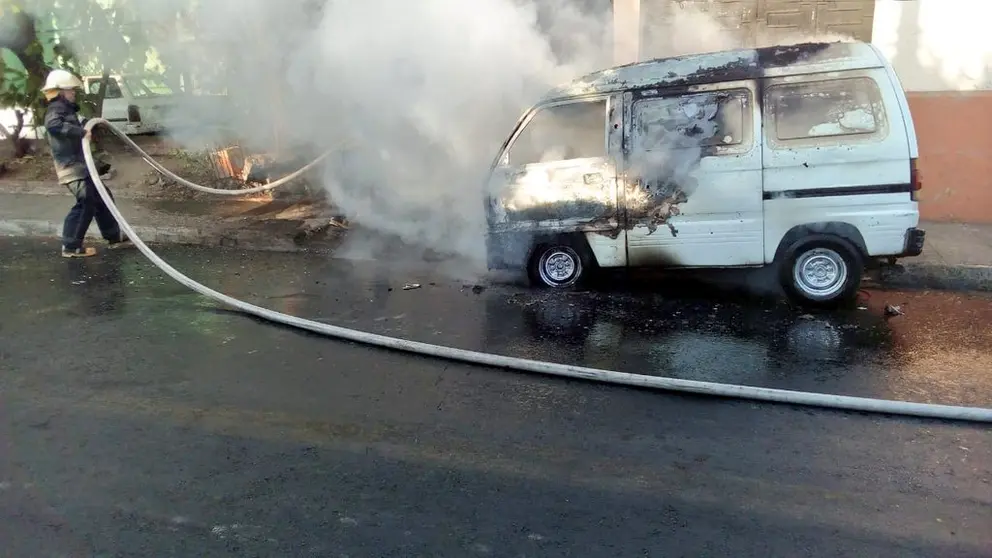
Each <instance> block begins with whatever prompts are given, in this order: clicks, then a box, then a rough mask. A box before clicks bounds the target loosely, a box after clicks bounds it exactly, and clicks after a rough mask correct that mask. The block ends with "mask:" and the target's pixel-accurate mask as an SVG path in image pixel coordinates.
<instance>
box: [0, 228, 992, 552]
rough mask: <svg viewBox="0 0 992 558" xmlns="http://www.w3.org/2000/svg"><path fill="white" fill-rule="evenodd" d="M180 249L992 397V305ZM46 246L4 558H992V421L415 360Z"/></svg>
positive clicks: (10, 432) (476, 308) (508, 318)
mask: <svg viewBox="0 0 992 558" xmlns="http://www.w3.org/2000/svg"><path fill="white" fill-rule="evenodd" d="M162 253H163V255H165V256H166V257H167V258H168V259H169V260H170V261H171V262H173V263H174V265H176V266H177V267H178V268H179V269H181V270H183V271H187V272H188V273H189V274H190V275H191V276H193V277H194V278H196V279H198V280H202V281H203V282H205V283H206V284H208V285H210V286H212V287H215V288H218V289H220V290H222V291H224V292H227V293H228V294H231V295H234V296H238V297H243V298H246V299H249V300H252V301H254V302H258V303H262V304H265V305H266V306H269V307H272V308H275V309H278V310H282V311H287V312H291V313H295V314H298V315H302V316H306V317H310V318H316V319H322V320H326V321H328V322H331V323H338V324H341V325H347V326H352V327H359V328H363V329H368V330H373V331H377V332H382V333H389V334H392V335H399V336H404V337H409V338H414V339H420V340H429V341H433V342H438V343H443V344H448V345H453V346H459V347H465V348H472V349H485V350H488V351H491V352H498V353H503V354H512V355H516V356H527V357H532V358H542V359H544V358H547V359H552V360H557V361H562V362H576V363H582V364H585V365H589V366H597V367H603V368H613V369H621V370H626V371H637V372H641V373H646V374H659V375H668V376H676V377H687V378H701V379H707V380H715V381H728V382H739V383H746V384H751V385H768V386H774V387H785V388H790V389H815V390H817V391H823V392H828V393H844V394H852V395H865V396H875V397H890V398H898V399H908V400H914V401H933V402H941V403H956V404H970V405H983V406H990V405H992V378H989V375H988V371H989V370H992V367H990V364H992V357H990V353H992V331H990V328H989V327H987V325H986V324H988V320H989V317H990V316H992V301H990V299H988V298H981V297H974V296H967V295H956V294H946V293H922V292H920V293H911V292H884V291H866V292H865V294H864V298H863V302H862V303H861V305H860V307H861V308H863V309H859V308H858V307H855V308H851V309H849V310H845V311H841V312H833V313H826V314H816V315H813V314H806V313H805V312H804V311H802V310H798V309H791V308H789V307H787V306H784V305H782V304H780V303H778V302H777V301H776V300H774V299H761V298H752V297H748V296H745V295H744V294H743V293H742V292H741V291H739V290H731V291H726V290H722V289H719V290H718V289H712V288H706V287H701V286H699V285H697V284H695V283H693V282H690V281H681V280H676V281H675V282H674V284H673V283H671V282H668V283H664V284H661V283H655V282H654V281H653V280H649V281H644V282H641V283H639V284H630V285H624V286H623V287H622V288H612V289H605V288H600V289H595V290H593V291H591V292H586V293H576V294H569V295H564V294H548V293H537V292H531V291H528V290H526V289H522V288H520V287H518V286H515V285H512V284H480V285H475V284H474V283H470V282H467V283H463V282H461V281H454V280H451V279H445V278H444V276H443V275H441V274H439V273H438V272H437V268H436V266H397V265H395V262H393V265H390V266H389V267H385V266H382V265H376V264H372V263H369V262H344V261H326V260H320V259H316V258H308V257H306V256H300V255H278V254H244V253H237V252H210V251H203V250H186V249H177V248H172V249H168V250H164V251H163V252H162ZM54 254H55V245H54V244H51V243H49V244H39V243H37V242H13V241H9V240H0V286H2V287H3V288H2V289H0V308H2V309H3V313H2V316H3V319H2V320H0V370H2V373H0V443H2V444H3V446H2V447H3V450H2V452H0V541H2V543H0V556H5V557H6V556H11V557H18V558H19V557H35V556H73V557H76V556H86V557H88V556H136V557H137V556H142V557H147V556H156V557H157V556H211V557H214V556H328V557H335V558H336V557H340V556H349V557H364V556H369V557H379V556H404V557H406V556H454V557H462V556H508V557H518V556H583V557H594V556H596V557H598V556H604V557H621V556H624V557H625V556H734V557H745V556H756V557H763V558H764V557H771V556H788V557H795V556H872V557H884V556H898V557H912V556H921V557H923V556H926V557H932V556H941V557H959V556H960V557H981V556H992V429H989V428H985V427H981V426H975V425H962V424H950V423H942V422H937V421H919V420H907V419H900V418H892V417H880V416H868V415H860V414H852V413H840V412H831V411H823V410H814V409H805V408H794V407H789V406H783V405H763V404H753V403H748V402H739V401H730V400H718V399H710V398H698V397H688V396H678V395H672V394H664V393H658V392H649V391H639V390H633V389H626V388H618V387H613V386H605V385H596V384H590V383H583V382H574V381H564V380H559V379H554V378H542V377H535V376H528V375H522V374H514V373H510V372H505V371H497V370H490V369H485V368H479V367H470V366H461V365H458V364H454V363H450V362H440V361H435V360H430V359H425V358H418V357H411V356H407V355H402V354H396V353H390V352H385V351H380V350H375V349H370V348H366V347H361V346H356V345H351V344H346V343H340V342H336V341H331V340H327V339H322V338H317V337H315V336H312V335H309V334H301V333H298V332H295V331H291V330H288V329H285V328H281V327H276V326H272V325H269V324H264V323H260V322H258V321H256V320H253V319H250V318H246V317H243V316H240V315H237V314H233V313H230V312H227V311H224V310H222V309H219V308H217V307H215V306H214V305H212V304H210V303H208V302H205V301H203V300H201V299H199V298H198V297H196V296H195V295H192V294H190V293H189V292H187V291H186V290H185V289H184V288H183V287H181V286H179V285H177V284H175V283H173V282H172V281H171V280H169V279H167V278H165V277H163V276H162V275H161V274H160V273H159V272H158V271H157V270H155V269H154V268H152V267H151V266H150V264H148V263H147V262H146V261H144V260H143V259H142V257H141V256H140V254H138V253H136V252H131V253H120V254H118V253H108V254H105V255H102V256H100V257H99V258H96V259H92V260H87V261H63V260H61V259H59V258H57V257H54ZM414 284H416V285H419V287H416V288H410V289H408V290H404V287H406V286H408V285H409V286H413V285H414ZM886 305H898V306H900V308H901V310H902V311H903V312H904V315H901V316H897V317H891V318H887V317H886V316H885V315H884V312H883V308H884V307H885V306H886Z"/></svg>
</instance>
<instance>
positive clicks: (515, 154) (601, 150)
mask: <svg viewBox="0 0 992 558" xmlns="http://www.w3.org/2000/svg"><path fill="white" fill-rule="evenodd" d="M606 149H607V148H606V100H605V99H603V100H597V101H579V102H574V103H568V104H563V105H555V106H550V107H544V108H541V109H538V111H537V113H536V114H534V116H533V118H531V120H530V122H528V123H527V126H526V127H525V128H524V129H523V131H521V132H520V135H518V136H517V139H516V140H515V141H514V142H513V144H512V145H511V146H510V150H509V152H508V163H509V164H510V166H512V167H522V166H525V165H530V164H534V163H545V162H550V161H562V160H568V159H584V158H589V157H605V156H606Z"/></svg>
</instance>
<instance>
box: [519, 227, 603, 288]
mask: <svg viewBox="0 0 992 558" xmlns="http://www.w3.org/2000/svg"><path fill="white" fill-rule="evenodd" d="M590 267H591V266H590V259H589V257H588V255H587V254H586V250H584V246H579V245H576V243H574V242H570V241H569V240H566V239H563V240H558V241H555V242H549V243H545V244H540V245H538V246H537V248H535V249H534V253H533V254H532V255H531V258H530V262H529V263H528V266H527V274H528V275H529V276H530V280H531V283H533V284H535V285H539V286H542V287H551V288H554V289H565V288H568V287H572V286H574V285H577V284H579V283H580V282H581V281H583V280H584V279H585V277H586V274H587V273H588V271H589V268H590Z"/></svg>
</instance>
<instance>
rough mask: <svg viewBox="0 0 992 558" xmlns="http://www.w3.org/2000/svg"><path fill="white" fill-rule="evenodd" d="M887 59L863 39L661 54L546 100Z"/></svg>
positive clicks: (562, 89) (836, 67)
mask: <svg viewBox="0 0 992 558" xmlns="http://www.w3.org/2000/svg"><path fill="white" fill-rule="evenodd" d="M883 65H884V60H883V58H882V56H881V55H880V54H879V52H878V51H877V50H876V49H875V47H873V46H872V45H871V44H868V43H865V42H861V41H851V42H830V43H827V42H817V43H802V44H794V45H782V46H772V47H765V48H757V49H737V50H727V51H721V52H711V53H705V54H692V55H687V56H677V57H673V58H659V59H655V60H648V61H645V62H637V63H635V64H627V65H625V66H617V67H614V68H608V69H605V70H600V71H598V72H594V73H591V74H589V75H586V76H583V77H581V78H579V79H577V80H575V81H573V82H571V83H569V84H566V85H563V86H561V87H557V88H555V89H553V90H551V91H550V92H548V94H547V95H546V96H545V98H544V99H545V101H546V102H547V101H553V100H556V99H566V98H570V97H576V96H582V95H594V94H598V93H614V92H617V91H623V90H625V89H639V88H643V87H683V86H690V85H700V84H704V83H716V82H721V81H735V80H744V79H757V78H760V77H778V76H787V75H794V74H801V73H808V72H811V71H817V72H819V71H834V70H840V69H867V68H878V67H881V66H883Z"/></svg>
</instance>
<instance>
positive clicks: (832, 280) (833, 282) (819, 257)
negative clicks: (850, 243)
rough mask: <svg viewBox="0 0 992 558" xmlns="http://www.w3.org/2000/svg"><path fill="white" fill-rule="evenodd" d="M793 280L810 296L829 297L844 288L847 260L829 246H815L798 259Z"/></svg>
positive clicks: (793, 271) (817, 297)
mask: <svg viewBox="0 0 992 558" xmlns="http://www.w3.org/2000/svg"><path fill="white" fill-rule="evenodd" d="M792 280H793V282H794V283H795V285H796V288H798V289H799V290H800V291H801V292H802V293H803V294H804V295H806V296H807V297H809V298H816V299H821V298H829V297H831V296H833V295H836V294H837V293H838V292H840V291H841V290H843V289H844V285H845V284H846V283H847V262H845V261H844V258H842V257H841V255H840V254H838V253H837V252H835V251H833V250H831V249H829V248H814V249H812V250H809V251H808V252H804V253H803V254H802V255H801V256H800V257H799V259H797V260H796V265H795V266H794V267H793V269H792Z"/></svg>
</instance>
